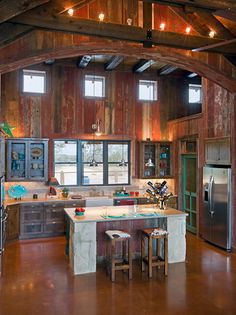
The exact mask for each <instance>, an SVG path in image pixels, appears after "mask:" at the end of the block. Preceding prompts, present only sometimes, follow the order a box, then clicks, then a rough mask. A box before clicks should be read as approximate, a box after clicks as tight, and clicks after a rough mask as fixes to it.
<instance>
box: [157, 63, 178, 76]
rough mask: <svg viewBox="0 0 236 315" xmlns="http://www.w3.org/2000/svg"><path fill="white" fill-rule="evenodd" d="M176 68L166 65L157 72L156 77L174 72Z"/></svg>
mask: <svg viewBox="0 0 236 315" xmlns="http://www.w3.org/2000/svg"><path fill="white" fill-rule="evenodd" d="M176 69H178V67H176V66H172V65H166V66H164V67H162V68H161V69H159V70H158V71H157V74H158V75H167V74H171V73H172V72H174V71H175V70H176Z"/></svg>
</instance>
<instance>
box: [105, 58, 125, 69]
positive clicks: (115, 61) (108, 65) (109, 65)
mask: <svg viewBox="0 0 236 315" xmlns="http://www.w3.org/2000/svg"><path fill="white" fill-rule="evenodd" d="M123 61H124V57H122V56H112V57H111V58H110V60H108V62H107V63H105V65H104V69H105V70H106V71H109V70H114V69H115V68H117V67H118V66H119V64H121V63H122V62H123Z"/></svg>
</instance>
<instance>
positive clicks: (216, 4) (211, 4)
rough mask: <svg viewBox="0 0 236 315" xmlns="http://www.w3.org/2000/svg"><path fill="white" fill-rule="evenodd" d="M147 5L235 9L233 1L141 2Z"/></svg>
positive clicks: (164, 0) (182, 0) (235, 3)
mask: <svg viewBox="0 0 236 315" xmlns="http://www.w3.org/2000/svg"><path fill="white" fill-rule="evenodd" d="M143 1H144V2H148V3H160V4H163V5H168V6H190V7H193V8H201V9H206V10H212V11H215V10H221V9H228V8H232V9H236V2H235V1H234V0H195V1H193V0H174V1H172V0H143Z"/></svg>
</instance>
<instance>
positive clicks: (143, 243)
mask: <svg viewBox="0 0 236 315" xmlns="http://www.w3.org/2000/svg"><path fill="white" fill-rule="evenodd" d="M144 257H145V237H144V236H143V235H142V236H141V259H142V271H145V263H144V261H143V259H144Z"/></svg>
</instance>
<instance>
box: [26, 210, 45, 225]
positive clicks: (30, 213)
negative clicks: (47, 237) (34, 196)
mask: <svg viewBox="0 0 236 315" xmlns="http://www.w3.org/2000/svg"><path fill="white" fill-rule="evenodd" d="M20 217H21V222H32V221H33V222H35V221H39V222H41V221H43V209H42V208H39V209H31V210H23V211H21V214H20Z"/></svg>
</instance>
